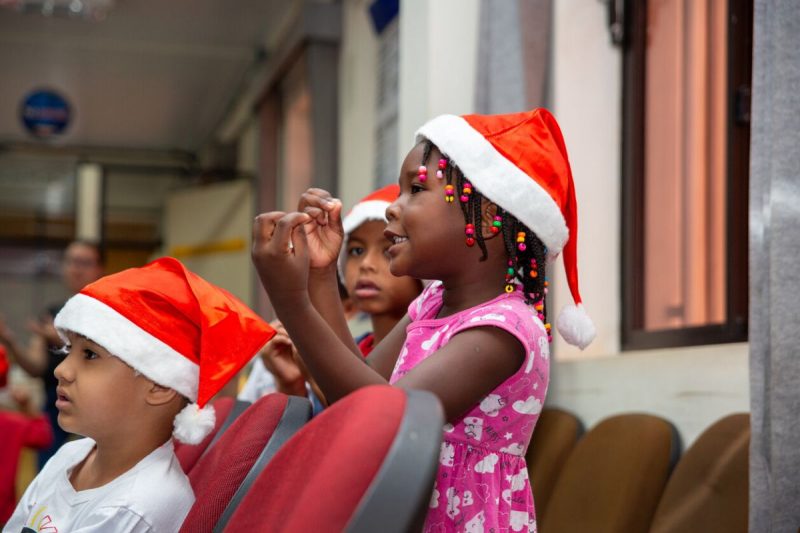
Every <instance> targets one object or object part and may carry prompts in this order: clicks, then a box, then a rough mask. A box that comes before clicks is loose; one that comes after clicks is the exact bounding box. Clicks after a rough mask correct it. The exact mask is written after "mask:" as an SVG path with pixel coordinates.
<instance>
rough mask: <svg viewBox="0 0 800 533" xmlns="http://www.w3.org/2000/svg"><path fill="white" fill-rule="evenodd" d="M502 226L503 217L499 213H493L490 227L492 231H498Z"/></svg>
mask: <svg viewBox="0 0 800 533" xmlns="http://www.w3.org/2000/svg"><path fill="white" fill-rule="evenodd" d="M502 227H503V217H501V216H500V215H495V216H494V221H493V222H492V227H491V230H492V233H499V232H500V228H502Z"/></svg>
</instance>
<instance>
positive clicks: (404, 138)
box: [398, 0, 480, 162]
mask: <svg viewBox="0 0 800 533" xmlns="http://www.w3.org/2000/svg"><path fill="white" fill-rule="evenodd" d="M479 11H480V2H479V1H478V0H433V1H428V0H402V1H401V2H400V97H399V107H400V109H399V117H398V128H399V130H400V131H399V137H398V139H399V141H398V152H399V154H398V155H399V158H398V160H399V161H401V162H402V161H403V159H405V156H406V154H407V153H408V151H409V150H410V149H411V148H412V147H413V142H414V132H415V131H416V130H417V128H419V127H420V126H422V124H424V123H425V122H426V121H427V120H429V119H431V118H433V117H435V116H436V115H441V114H443V113H451V114H454V115H462V114H465V113H471V112H474V109H475V82H476V67H477V64H478V61H477V53H478V40H477V35H478V15H479Z"/></svg>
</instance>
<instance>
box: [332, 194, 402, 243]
mask: <svg viewBox="0 0 800 533" xmlns="http://www.w3.org/2000/svg"><path fill="white" fill-rule="evenodd" d="M390 205H392V204H390V203H389V202H384V201H383V200H367V201H366V202H361V203H358V204H356V205H355V207H353V209H352V210H351V211H350V212H349V213H347V216H345V217H344V220H343V221H342V229H344V234H345V236H347V235H349V234H350V233H351V232H352V231H353V230H354V229H356V228H357V227H359V226H360V225H361V224H363V223H364V222H367V221H369V220H382V221H384V222H386V208H387V207H389V206H390Z"/></svg>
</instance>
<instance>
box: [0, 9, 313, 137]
mask: <svg viewBox="0 0 800 533" xmlns="http://www.w3.org/2000/svg"><path fill="white" fill-rule="evenodd" d="M4 3H8V0H6V2H3V1H2V0H0V6H2V5H3V4H4ZM297 4H298V2H296V1H294V0H116V2H115V3H114V5H113V8H112V9H111V10H110V11H109V13H108V15H107V17H106V18H105V20H102V21H100V22H94V21H88V20H84V19H70V18H55V17H45V16H42V15H40V14H37V13H20V12H17V11H15V10H12V9H0V72H2V83H0V143H9V142H11V143H14V142H28V141H31V140H32V137H31V136H30V135H28V134H27V132H26V131H25V129H24V128H23V126H22V124H21V121H20V119H19V106H20V103H21V101H22V100H23V99H24V97H25V95H26V94H28V93H29V92H30V91H31V90H33V89H36V88H42V87H45V88H52V89H56V90H57V91H58V92H60V93H61V94H62V95H64V96H65V97H66V98H67V100H68V101H69V103H70V105H71V108H72V117H73V118H72V121H71V124H70V126H69V128H68V129H67V131H66V132H65V133H64V134H63V135H61V138H60V139H59V140H58V141H57V143H58V144H60V145H70V146H92V147H116V148H136V149H158V150H173V149H178V150H188V151H196V150H198V149H200V148H201V147H203V146H204V144H205V143H206V142H207V141H209V140H210V139H211V137H212V132H213V131H214V129H215V128H216V127H218V126H219V124H220V122H221V121H222V119H223V117H224V116H225V114H226V111H227V110H228V109H229V108H230V106H231V104H232V102H233V100H234V98H235V97H236V95H237V94H238V93H239V91H240V88H241V87H242V85H243V83H244V82H245V80H246V78H247V75H248V71H249V70H250V69H252V68H254V65H255V64H256V63H257V61H258V60H259V57H261V56H260V54H263V53H264V52H268V50H269V49H270V48H271V46H272V45H273V44H274V43H275V42H277V40H278V39H279V38H280V35H281V34H282V32H284V31H285V28H287V27H288V25H289V23H290V22H291V20H292V17H293V16H294V13H295V11H296V7H297Z"/></svg>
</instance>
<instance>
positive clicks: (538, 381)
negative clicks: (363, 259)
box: [253, 109, 594, 531]
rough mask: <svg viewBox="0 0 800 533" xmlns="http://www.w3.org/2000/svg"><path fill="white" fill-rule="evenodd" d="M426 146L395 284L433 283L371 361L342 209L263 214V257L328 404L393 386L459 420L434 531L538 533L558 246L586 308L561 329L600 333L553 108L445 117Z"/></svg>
mask: <svg viewBox="0 0 800 533" xmlns="http://www.w3.org/2000/svg"><path fill="white" fill-rule="evenodd" d="M417 140H418V143H417V145H416V146H415V147H414V148H413V149H412V150H411V151H410V152H409V154H408V155H407V156H406V158H405V161H404V162H403V166H402V168H401V172H400V178H399V184H400V196H399V197H398V198H397V200H395V201H394V203H392V204H391V205H390V206H389V207H388V208H387V210H386V218H387V220H388V226H387V228H386V231H385V233H384V234H385V237H386V238H387V239H388V240H389V241H390V242H391V243H392V245H391V246H390V247H389V249H388V254H389V257H390V269H391V272H392V273H393V274H395V275H408V276H412V277H415V278H418V279H429V280H436V281H434V282H433V283H432V284H430V285H429V286H427V287H426V288H425V289H424V290H423V292H422V294H421V295H420V296H419V297H418V298H417V299H416V300H414V302H412V303H411V305H410V306H409V309H408V314H407V316H406V317H404V318H403V319H402V320H401V321H400V322H399V323H398V324H397V326H396V327H395V328H394V329H393V330H392V331H391V332H390V333H389V334H388V335H387V336H386V337H385V338H384V339H383V341H382V342H381V343H379V344H378V345H377V346H376V347H375V348H374V349H373V351H372V353H371V354H370V356H369V357H368V358H367V362H368V365H364V364H363V362H362V361H361V360H360V359H361V358H360V356H357V355H356V354H358V350H357V347H356V346H355V345H354V343H353V341H352V338H351V337H350V336H349V334H348V333H347V328H346V323H345V321H344V318H343V316H342V312H341V304H340V303H339V300H338V294H337V292H336V284H335V268H336V266H335V263H336V258H337V256H338V255H339V249H340V247H341V243H342V236H343V231H342V224H341V202H339V201H338V200H336V199H334V198H332V197H331V196H330V195H329V194H328V193H327V192H325V191H322V190H320V189H310V190H309V191H307V192H306V193H305V194H304V195H303V198H302V200H301V202H300V210H299V211H298V212H294V213H282V212H273V213H267V214H263V215H259V216H258V217H257V218H256V221H255V225H254V244H253V260H254V262H255V265H256V268H257V270H258V272H259V276H260V278H261V281H262V283H263V285H264V287H265V288H266V290H267V292H268V294H269V296H270V300H271V301H272V303H273V305H274V306H275V310H276V312H277V314H278V316H279V317H280V319H281V320H282V322H283V324H284V326H285V327H286V329H287V331H288V332H289V334H290V335H291V336H292V338H294V339H296V343H297V345H298V349H299V351H300V353H301V354H302V357H303V359H304V361H305V363H306V365H307V367H308V369H309V371H310V372H311V374H312V375H313V376H314V378H315V379H316V381H317V383H318V384H319V386H320V388H321V389H322V391H323V392H324V393H325V395H326V397H327V398H328V400H329V401H331V402H333V401H336V400H337V399H339V398H341V397H343V396H345V395H346V394H348V393H350V392H352V391H354V390H355V389H358V388H360V387H363V386H366V385H371V384H378V383H384V384H385V383H390V384H393V385H396V386H399V387H403V388H409V389H424V390H428V391H431V392H433V393H434V394H435V395H436V396H437V397H438V398H439V399H440V401H441V402H442V406H443V407H444V412H445V416H446V418H447V422H448V423H447V424H446V425H445V427H444V442H443V444H442V449H441V455H440V460H439V462H440V464H439V471H438V473H437V477H436V482H435V484H434V489H433V494H432V497H431V501H430V508H429V511H428V515H427V517H426V521H425V531H463V530H466V531H489V530H492V529H493V530H494V531H498V530H501V529H504V530H510V531H523V530H525V531H535V530H536V514H535V510H534V502H533V496H532V493H531V488H530V483H529V481H528V476H527V468H526V465H525V452H526V448H527V446H528V443H529V441H530V437H531V435H532V433H533V429H534V426H535V425H536V422H537V420H538V416H539V413H540V412H541V408H542V404H543V402H544V399H545V393H546V390H547V385H548V378H549V341H550V340H551V339H552V337H551V332H550V326H549V325H548V324H547V305H546V301H545V300H546V299H545V295H546V293H547V281H546V275H545V269H546V265H547V262H548V259H549V258H552V257H554V256H555V255H557V254H558V253H560V252H561V251H563V252H564V264H565V268H566V271H567V280H568V283H569V287H570V290H571V292H572V296H573V299H574V301H575V304H576V305H570V306H568V307H567V308H566V309H565V311H564V312H562V315H561V316H560V317H559V320H558V329H559V331H560V332H561V334H562V336H563V337H564V338H565V340H567V342H570V343H572V344H575V345H578V346H580V347H582V348H583V347H585V346H586V345H588V344H589V342H591V340H592V338H593V337H594V326H593V325H592V323H591V320H590V319H589V318H588V316H587V315H586V313H585V311H584V309H583V307H582V305H581V299H580V294H579V291H578V275H577V258H576V240H577V205H576V200H575V191H574V184H573V181H572V173H571V170H570V167H569V161H568V158H567V151H566V147H565V145H564V141H563V138H562V135H561V131H560V129H559V127H558V124H557V123H556V121H555V119H554V118H553V116H552V115H551V114H550V113H549V112H548V111H546V110H544V109H536V110H533V111H530V112H525V113H517V114H510V115H495V116H481V115H467V116H463V117H456V116H450V115H444V116H440V117H437V118H435V119H433V120H431V121H429V122H428V123H426V124H425V125H424V126H423V127H422V128H420V130H419V131H418V132H417ZM453 204H457V205H458V206H460V208H459V207H456V205H453Z"/></svg>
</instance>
